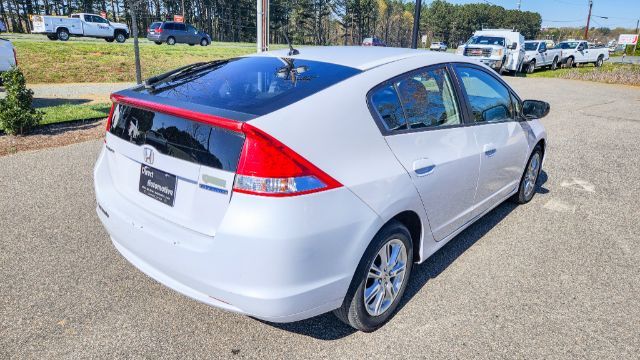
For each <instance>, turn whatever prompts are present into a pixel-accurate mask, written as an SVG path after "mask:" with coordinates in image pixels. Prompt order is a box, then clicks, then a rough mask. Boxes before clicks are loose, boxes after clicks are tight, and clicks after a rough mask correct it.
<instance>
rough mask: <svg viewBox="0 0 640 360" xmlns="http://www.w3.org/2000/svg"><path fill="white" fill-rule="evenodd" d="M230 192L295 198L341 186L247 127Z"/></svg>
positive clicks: (245, 126)
mask: <svg viewBox="0 0 640 360" xmlns="http://www.w3.org/2000/svg"><path fill="white" fill-rule="evenodd" d="M242 132H244V134H245V135H246V139H245V142H244V147H243V148H242V153H241V155H240V160H239V161H238V170H237V174H236V180H235V182H234V185H233V190H234V191H237V192H241V193H245V194H253V195H263V196H296V195H302V194H309V193H314V192H318V191H324V190H329V189H334V188H337V187H340V186H342V185H341V184H340V183H339V182H338V181H336V180H335V179H333V178H332V177H331V176H329V175H327V174H326V173H325V172H323V171H322V170H320V169H318V168H317V167H316V166H315V165H313V164H312V163H310V162H309V161H307V160H306V159H305V158H303V157H302V156H300V155H298V154H297V153H296V152H295V151H293V150H291V149H289V148H288V147H287V146H286V145H284V144H282V143H281V142H279V141H278V140H276V139H274V138H273V137H271V136H270V135H268V134H267V133H265V132H263V131H262V130H259V129H257V128H255V127H253V126H251V125H249V124H247V123H244V124H243V126H242Z"/></svg>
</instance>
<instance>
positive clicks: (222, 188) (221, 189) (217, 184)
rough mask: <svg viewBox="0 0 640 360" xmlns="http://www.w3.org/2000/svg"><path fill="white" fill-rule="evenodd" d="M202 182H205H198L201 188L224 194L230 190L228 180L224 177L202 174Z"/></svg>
mask: <svg viewBox="0 0 640 360" xmlns="http://www.w3.org/2000/svg"><path fill="white" fill-rule="evenodd" d="M202 182H203V183H200V184H198V186H199V187H200V189H204V190H209V191H213V192H217V193H219V194H224V195H226V194H228V193H229V190H227V189H226V187H227V182H226V181H225V180H224V179H220V178H217V177H215V176H211V175H206V174H202Z"/></svg>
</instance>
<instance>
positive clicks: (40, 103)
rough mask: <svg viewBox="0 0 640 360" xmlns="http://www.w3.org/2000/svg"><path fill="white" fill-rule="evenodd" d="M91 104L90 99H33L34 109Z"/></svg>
mask: <svg viewBox="0 0 640 360" xmlns="http://www.w3.org/2000/svg"><path fill="white" fill-rule="evenodd" d="M88 102H91V100H88V99H56V98H33V107H34V108H43V107H49V106H59V105H81V104H86V103H88Z"/></svg>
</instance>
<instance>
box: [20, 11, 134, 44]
mask: <svg viewBox="0 0 640 360" xmlns="http://www.w3.org/2000/svg"><path fill="white" fill-rule="evenodd" d="M32 33H34V34H45V35H47V37H48V38H49V39H50V40H61V41H67V40H69V38H70V37H71V36H84V37H94V38H101V39H105V40H106V41H107V42H113V41H114V40H115V41H117V42H119V43H123V42H125V41H126V40H127V38H128V37H129V27H128V26H127V25H125V24H120V23H114V22H111V21H109V20H107V19H105V18H103V17H101V16H100V15H96V14H86V13H80V14H72V15H71V17H59V16H46V15H45V16H42V15H34V16H33V31H32Z"/></svg>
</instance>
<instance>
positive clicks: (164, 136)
mask: <svg viewBox="0 0 640 360" xmlns="http://www.w3.org/2000/svg"><path fill="white" fill-rule="evenodd" d="M196 65H198V66H197V67H196V68H197V69H200V70H197V71H186V70H185V69H184V68H183V69H182V70H180V69H178V70H176V71H174V72H173V73H172V74H163V75H160V76H158V77H155V78H152V79H150V80H153V81H151V82H149V81H148V82H147V86H139V87H137V88H134V89H130V90H124V91H121V92H119V93H116V94H114V95H112V100H113V102H114V106H113V108H112V114H111V115H110V118H109V119H110V120H109V122H108V125H107V134H106V138H105V148H106V150H107V151H105V156H106V158H107V163H108V166H109V173H110V177H111V181H112V183H113V184H114V188H115V190H116V191H117V192H118V193H119V194H120V195H121V196H122V197H123V198H126V199H128V200H129V201H131V202H132V203H134V204H136V205H137V206H139V207H140V211H147V212H150V213H152V214H154V215H156V216H158V217H160V218H162V219H165V220H167V221H170V222H173V223H175V224H177V225H180V226H183V227H185V228H188V229H191V230H194V231H197V232H200V233H203V234H206V235H210V236H213V235H215V233H216V230H217V228H218V226H219V224H220V222H221V221H222V219H223V217H224V215H225V213H226V211H227V208H228V206H229V202H230V200H231V196H232V192H234V191H235V192H242V193H245V194H253V195H258V196H296V195H302V194H307V193H311V192H316V191H322V190H328V189H332V188H335V187H338V186H341V185H340V184H339V183H338V182H337V181H335V180H334V179H332V178H331V177H330V176H328V175H327V174H325V173H324V172H322V171H321V170H320V169H318V168H316V167H315V166H314V165H313V164H311V163H309V162H308V161H306V160H305V159H303V158H302V157H300V156H299V155H298V154H296V153H295V152H294V151H293V150H291V149H289V148H287V147H286V145H284V144H282V143H280V142H279V141H278V140H276V139H274V138H272V137H271V136H270V135H268V134H266V133H264V132H262V131H261V130H260V129H257V128H255V127H253V126H251V125H250V124H249V123H248V121H249V120H251V119H254V118H256V117H258V116H261V115H264V114H267V113H270V112H273V111H277V110H279V109H281V108H283V107H286V106H287V105H288V104H291V103H293V102H296V101H298V100H300V99H302V98H304V97H307V96H310V95H312V94H314V93H316V92H318V91H320V90H322V89H324V88H326V87H328V86H331V85H332V84H335V83H336V82H338V81H341V80H343V79H346V78H347V77H349V76H352V75H355V74H357V73H359V72H360V71H359V70H356V69H353V68H347V67H344V66H339V65H334V64H326V63H319V62H313V61H304V60H301V61H295V60H292V59H287V60H283V59H279V58H273V57H263V56H261V57H248V58H241V59H235V60H232V61H228V62H220V63H211V65H207V64H204V65H203V64H196ZM187 70H188V69H187ZM302 72H304V75H302ZM231 95H233V96H231Z"/></svg>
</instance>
